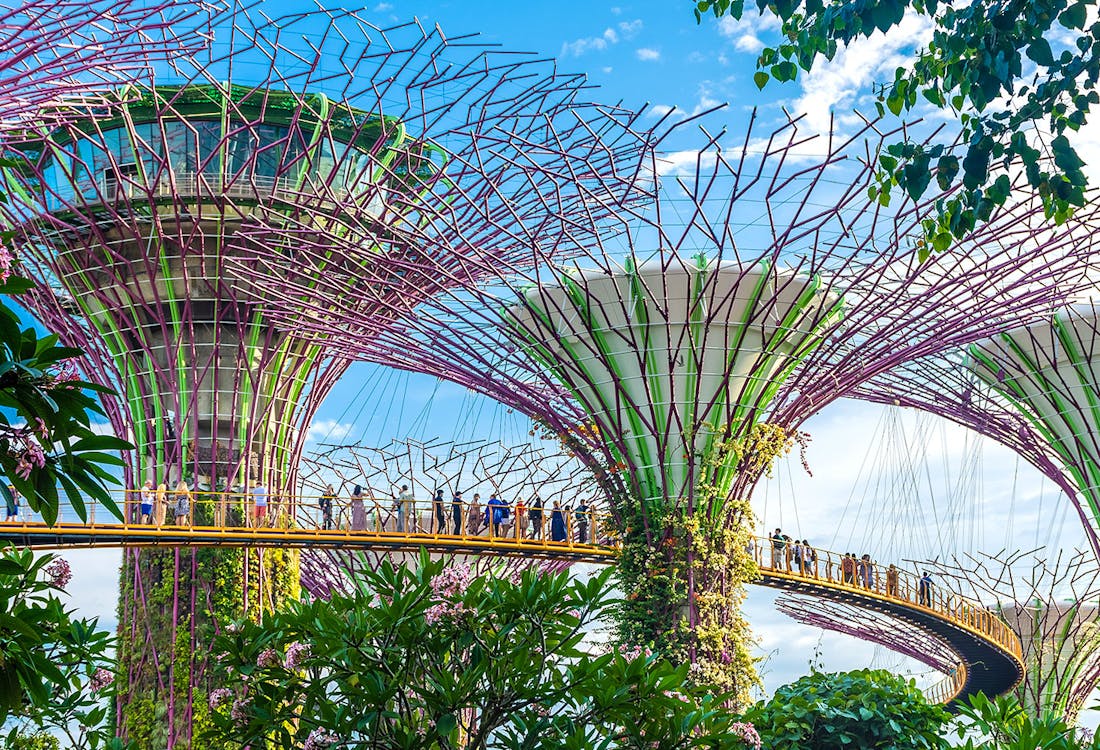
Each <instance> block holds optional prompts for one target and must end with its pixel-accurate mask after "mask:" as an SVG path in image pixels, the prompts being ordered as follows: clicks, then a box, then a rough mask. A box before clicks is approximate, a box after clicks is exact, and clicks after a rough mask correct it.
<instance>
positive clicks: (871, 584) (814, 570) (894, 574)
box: [758, 529, 934, 607]
mask: <svg viewBox="0 0 1100 750" xmlns="http://www.w3.org/2000/svg"><path fill="white" fill-rule="evenodd" d="M768 539H769V541H770V542H771V568H772V569H773V570H786V571H787V572H789V573H790V572H797V573H798V574H799V575H805V576H813V577H815V578H816V577H819V575H820V572H819V568H818V559H817V557H818V556H817V550H815V549H814V548H813V547H812V546H811V545H810V543H809V541H808V540H806V539H802V540H798V539H792V538H791V537H790V536H788V535H786V534H784V533H783V530H782V529H776V530H775V531H774V532H772V534H771V535H770V536H769V537H768ZM758 562H761V563H762V562H763V561H762V560H758ZM878 571H879V566H878V565H877V564H876V563H875V562H874V561H873V560H872V559H871V556H870V555H869V554H863V555H860V556H856V554H855V553H853V552H846V553H844V555H842V556H841V558H840V561H839V570H838V571H837V572H838V573H839V580H840V581H841V582H842V583H845V584H847V585H849V586H859V587H862V588H865V589H876V590H877V589H878V588H880V586H879V584H880V581H879V580H878V578H877V575H878ZM899 573H900V571H899V570H898V568H897V566H896V565H893V564H891V565H889V566H888V567H887V568H886V570H885V572H884V575H883V578H882V581H881V583H882V584H883V586H882V587H881V588H883V590H884V591H885V594H886V596H889V597H895V598H896V597H898V596H899V595H900V594H899V589H898V576H899ZM825 577H826V578H827V579H829V580H833V579H834V575H833V561H832V559H831V558H830V559H829V560H827V562H826V570H825ZM933 585H934V584H933V582H932V576H931V574H930V573H929V572H928V571H924V574H923V575H922V576H921V578H920V579H919V581H918V583H917V603H918V604H920V605H921V606H924V607H931V606H932V589H933Z"/></svg>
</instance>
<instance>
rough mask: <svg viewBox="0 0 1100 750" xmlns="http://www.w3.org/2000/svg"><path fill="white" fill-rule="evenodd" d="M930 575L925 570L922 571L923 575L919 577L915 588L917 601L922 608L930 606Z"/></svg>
mask: <svg viewBox="0 0 1100 750" xmlns="http://www.w3.org/2000/svg"><path fill="white" fill-rule="evenodd" d="M933 585H934V584H933V583H932V574H931V573H929V572H928V571H927V570H926V571H924V575H923V576H921V579H920V584H919V585H918V587H917V601H918V603H919V604H920V605H921V606H922V607H931V606H932V586H933Z"/></svg>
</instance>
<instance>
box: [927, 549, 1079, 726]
mask: <svg viewBox="0 0 1100 750" xmlns="http://www.w3.org/2000/svg"><path fill="white" fill-rule="evenodd" d="M1045 553H1046V550H1044V549H1037V550H1031V551H1015V552H1008V551H1001V552H998V553H996V554H985V553H981V554H970V555H966V556H965V557H964V558H962V559H960V558H952V559H951V560H950V561H948V562H945V561H934V562H926V563H921V565H922V566H923V567H927V569H928V570H930V571H932V572H933V575H934V576H935V577H936V578H937V580H938V581H940V585H942V586H944V587H945V588H946V589H947V590H950V591H952V592H953V593H955V594H958V595H959V596H964V597H970V598H975V599H980V600H982V601H986V602H990V603H991V604H995V605H996V609H997V611H998V612H999V613H1000V615H1001V618H1002V619H1003V620H1004V621H1005V622H1006V623H1008V625H1009V626H1010V627H1011V628H1012V629H1013V630H1014V631H1015V632H1016V634H1017V635H1018V636H1019V637H1020V642H1021V644H1022V646H1023V653H1024V662H1025V663H1026V664H1027V673H1026V675H1025V676H1024V679H1023V681H1022V682H1021V683H1020V684H1019V685H1017V686H1016V689H1015V694H1016V696H1017V697H1018V698H1019V699H1020V703H1021V704H1022V705H1023V706H1024V708H1025V709H1026V710H1027V711H1028V712H1029V713H1030V714H1031V715H1033V716H1042V715H1043V714H1044V713H1045V712H1047V711H1050V712H1053V713H1055V714H1057V715H1059V716H1062V717H1064V718H1065V720H1066V723H1068V724H1069V725H1071V726H1072V725H1073V724H1074V723H1076V721H1077V716H1078V714H1079V713H1080V711H1081V708H1082V707H1083V706H1084V703H1085V700H1086V699H1087V698H1088V697H1089V695H1091V694H1092V691H1093V690H1094V689H1095V688H1096V686H1097V685H1098V684H1100V623H1098V621H1097V615H1098V614H1100V608H1098V602H1100V567H1098V566H1097V562H1096V559H1095V558H1094V557H1093V555H1092V554H1091V553H1090V552H1089V551H1074V552H1064V551H1059V552H1058V553H1057V554H1056V555H1054V556H1053V557H1050V556H1047V555H1046V554H1045Z"/></svg>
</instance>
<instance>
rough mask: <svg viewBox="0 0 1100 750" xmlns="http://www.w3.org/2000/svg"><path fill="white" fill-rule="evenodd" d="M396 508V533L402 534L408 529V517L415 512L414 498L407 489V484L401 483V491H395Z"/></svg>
mask: <svg viewBox="0 0 1100 750" xmlns="http://www.w3.org/2000/svg"><path fill="white" fill-rule="evenodd" d="M394 507H395V508H396V510H397V533H399V534H404V533H406V532H407V531H408V519H409V517H410V516H415V514H416V500H414V499H413V494H412V493H411V492H410V491H409V485H407V484H403V485H401V491H400V492H399V493H397V501H396V502H395V503H394Z"/></svg>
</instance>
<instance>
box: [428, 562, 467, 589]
mask: <svg viewBox="0 0 1100 750" xmlns="http://www.w3.org/2000/svg"><path fill="white" fill-rule="evenodd" d="M472 577H473V573H472V572H471V570H470V566H469V565H466V564H465V563H460V564H458V565H452V566H450V567H449V568H446V569H445V570H444V571H443V572H442V573H440V574H439V575H437V576H435V577H434V578H432V580H431V584H430V585H431V587H432V591H433V592H434V593H435V595H436V596H445V597H453V596H458V595H460V594H462V593H463V592H464V591H466V588H467V587H468V586H469V585H470V579H471V578H472Z"/></svg>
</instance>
